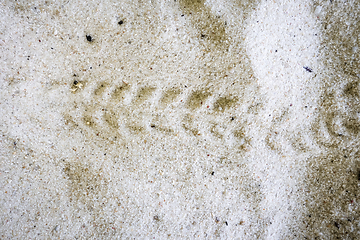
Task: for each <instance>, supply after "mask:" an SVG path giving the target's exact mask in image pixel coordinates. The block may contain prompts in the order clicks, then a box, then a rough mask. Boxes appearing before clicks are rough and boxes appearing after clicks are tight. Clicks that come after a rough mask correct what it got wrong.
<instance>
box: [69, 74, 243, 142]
mask: <svg viewBox="0 0 360 240" xmlns="http://www.w3.org/2000/svg"><path fill="white" fill-rule="evenodd" d="M215 89H216V87H214V86H208V85H201V86H198V87H196V86H195V87H192V88H184V87H181V86H171V87H165V88H161V87H159V86H156V85H150V84H130V83H125V82H124V81H111V80H109V81H99V82H98V83H94V82H91V81H88V82H86V81H80V80H74V81H73V83H72V86H71V87H70V91H71V95H70V98H71V103H72V104H73V107H72V110H73V111H71V113H70V114H69V113H64V118H65V120H66V123H67V124H68V125H69V124H70V125H72V126H73V127H75V128H77V127H78V128H80V130H81V131H82V132H83V133H85V134H86V135H87V137H90V138H94V139H99V140H100V139H103V140H107V141H108V142H109V143H111V144H119V143H121V142H124V141H127V140H126V139H127V137H128V136H129V135H130V136H131V137H139V138H142V137H143V136H145V135H147V136H148V135H149V134H150V135H153V136H158V137H162V136H172V137H174V136H177V135H184V136H185V137H195V138H199V139H208V138H210V139H211V140H213V141H215V142H217V143H220V144H225V145H229V146H235V145H237V146H238V147H239V148H240V149H246V146H247V145H249V139H248V138H247V137H246V134H245V132H244V131H243V124H245V123H244V122H241V121H243V120H240V119H239V118H237V117H235V115H236V114H237V113H238V110H236V106H237V105H238V104H240V103H241V101H240V96H237V95H234V94H233V93H226V94H225V95H224V94H222V93H221V92H216V91H215ZM232 112H233V115H232Z"/></svg>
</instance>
